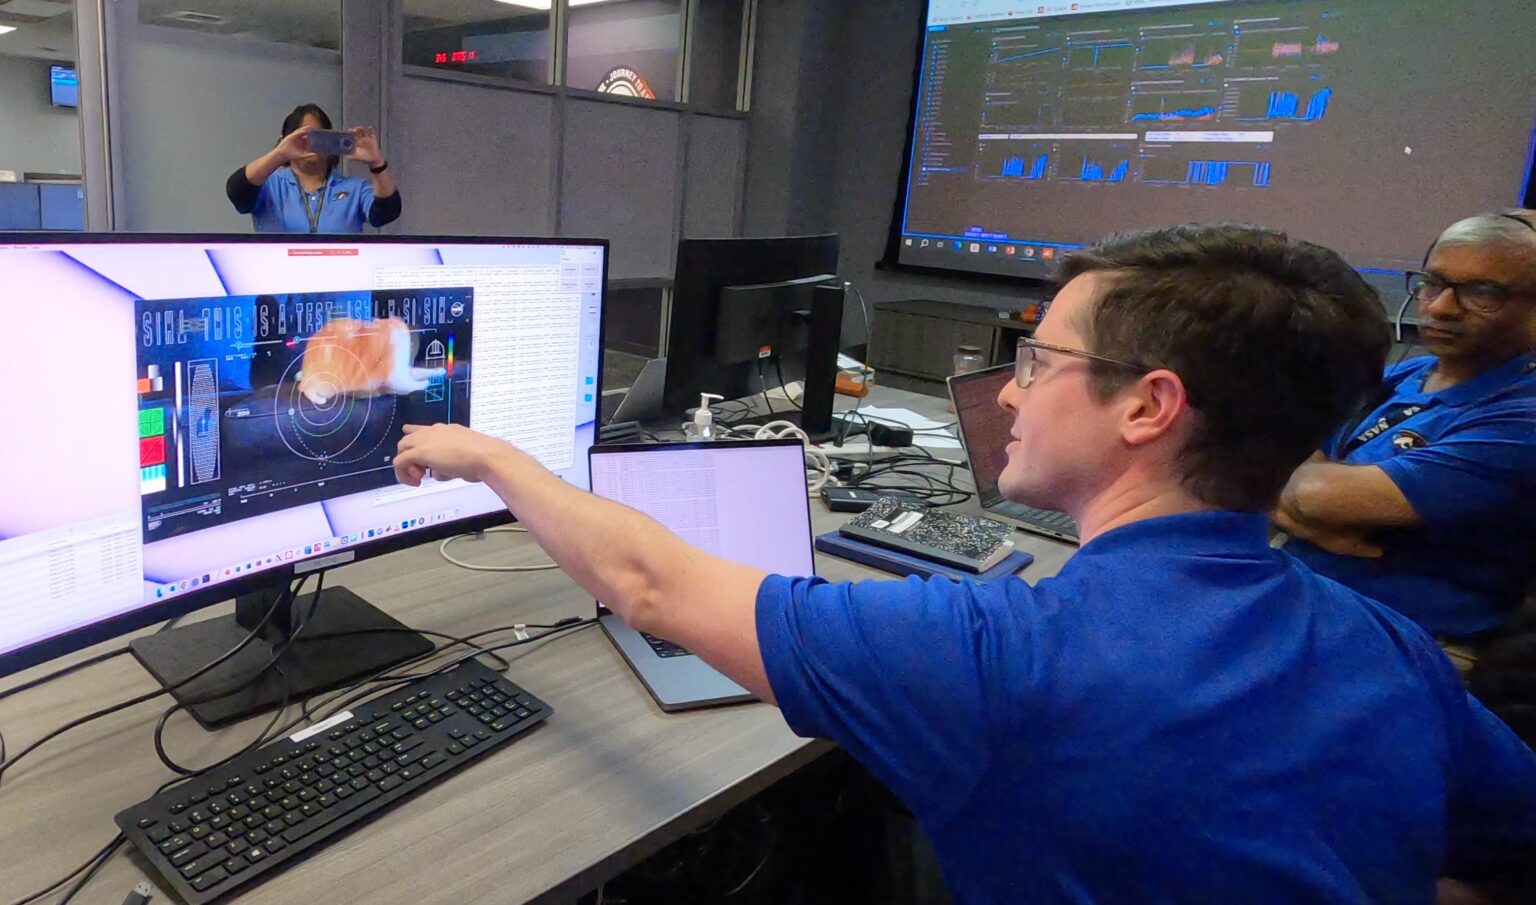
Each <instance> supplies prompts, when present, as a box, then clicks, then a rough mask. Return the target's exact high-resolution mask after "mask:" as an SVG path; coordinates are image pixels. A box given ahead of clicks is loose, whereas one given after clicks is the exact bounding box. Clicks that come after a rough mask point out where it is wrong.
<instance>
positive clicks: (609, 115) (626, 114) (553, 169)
mask: <svg viewBox="0 0 1536 905" xmlns="http://www.w3.org/2000/svg"><path fill="white" fill-rule="evenodd" d="M392 109H393V111H394V113H393V116H392V119H391V126H390V128H391V134H392V136H393V138H392V140H393V142H394V146H395V151H394V152H392V156H394V157H395V158H396V160H397V161H398V167H399V170H400V173H401V176H400V178H401V182H402V192H403V193H404V195H405V198H406V205H405V213H404V215H403V216H402V217H401V221H400V223H399V224H398V225H397V226H396V227H393V228H394V229H398V230H399V231H401V232H412V233H448V234H463V233H483V234H489V235H498V234H500V235H565V236H598V237H604V238H608V239H611V240H612V242H613V258H612V262H611V266H610V274H611V276H612V277H613V278H614V279H654V278H670V277H671V275H672V270H673V259H674V257H675V256H676V249H677V240H678V239H680V238H683V237H695V236H735V235H740V223H741V199H742V185H743V177H744V169H745V165H746V142H747V121H746V118H745V117H744V116H740V115H736V114H729V113H723V114H715V113H702V112H698V111H693V110H689V109H687V108H684V107H682V106H680V105H676V104H654V103H647V102H643V101H627V100H618V99H613V98H606V97H601V96H598V95H594V94H592V93H590V92H580V91H565V90H560V89H548V88H542V87H537V88H529V87H519V86H515V85H512V84H510V83H508V84H495V83H492V82H491V81H490V80H486V79H478V80H477V79H469V78H464V77H460V78H446V77H444V76H443V75H442V74H438V73H431V72H429V71H424V70H417V69H414V68H407V70H406V71H405V73H404V75H403V77H402V78H401V80H400V87H399V90H398V91H397V92H396V93H395V95H394V102H393V104H392ZM396 165H397V164H395V163H393V162H392V163H391V166H396Z"/></svg>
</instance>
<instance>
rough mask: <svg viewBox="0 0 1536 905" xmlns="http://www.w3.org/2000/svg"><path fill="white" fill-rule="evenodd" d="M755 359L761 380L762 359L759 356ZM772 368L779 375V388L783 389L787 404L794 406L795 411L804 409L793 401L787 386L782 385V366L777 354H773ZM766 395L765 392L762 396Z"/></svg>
mask: <svg viewBox="0 0 1536 905" xmlns="http://www.w3.org/2000/svg"><path fill="white" fill-rule="evenodd" d="M757 361H758V371H757V373H758V380H762V373H763V371H762V361H763V360H762V359H761V358H759V359H758V360H757ZM773 370H774V372H775V373H777V374H778V376H779V389H780V390H781V391H783V393H784V398H785V399H788V400H789V404H790V405H792V406H794V407H795V411H797V412H803V411H805V406H803V405H801V404H800V403H798V402H796V401H795V397H793V396H791V395H789V387H787V386H785V385H784V368H783V366H782V365H781V364H780V362H779V356H777V355H775V356H773ZM767 396H768V394H767V393H764V394H763V397H764V398H767Z"/></svg>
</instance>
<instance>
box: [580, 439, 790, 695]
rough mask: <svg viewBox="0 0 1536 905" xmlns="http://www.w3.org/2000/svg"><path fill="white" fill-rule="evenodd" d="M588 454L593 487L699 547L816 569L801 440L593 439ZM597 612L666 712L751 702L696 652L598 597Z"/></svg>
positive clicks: (781, 567) (771, 564) (755, 562)
mask: <svg viewBox="0 0 1536 905" xmlns="http://www.w3.org/2000/svg"><path fill="white" fill-rule="evenodd" d="M588 457H589V464H590V466H591V475H592V492H593V493H595V494H597V495H598V496H600V497H605V498H607V499H610V500H614V501H615V502H619V503H623V504H624V505H626V506H629V507H630V508H632V509H638V510H640V511H641V512H644V513H645V514H646V515H649V516H650V517H651V518H654V519H655V520H656V521H658V522H661V523H662V524H663V525H665V526H666V527H667V528H668V529H670V530H671V531H672V533H674V534H676V535H677V536H678V537H681V538H682V539H683V540H685V541H687V542H689V543H690V544H693V545H694V546H695V547H699V548H700V549H703V550H706V551H708V552H710V553H713V554H715V555H717V556H721V557H724V558H725V559H729V560H732V561H734V562H739V563H746V564H747V565H752V566H757V567H758V568H760V569H766V570H768V571H769V572H774V573H777V574H780V575H813V574H815V569H816V559H815V551H814V550H813V549H812V546H811V507H810V498H809V496H808V495H807V494H806V492H805V455H804V452H803V451H802V447H801V445H800V441H799V440H793V439H790V440H753V441H746V442H718V443H677V444H633V445H616V446H594V447H592V449H591V452H590V453H589V454H588ZM597 616H598V622H599V623H600V624H601V625H602V627H603V631H604V632H606V633H607V635H608V637H609V639H611V640H612V641H613V643H614V646H616V647H617V648H618V649H619V653H621V654H623V655H624V659H625V660H626V661H628V662H629V666H630V668H631V669H633V670H634V671H635V674H636V675H638V676H639V677H640V681H641V682H643V683H644V684H645V687H646V690H648V691H649V692H650V693H651V696H652V697H654V698H655V699H656V703H657V704H659V705H660V706H661V709H662V710H665V711H668V712H671V711H676V710H687V709H690V708H693V707H706V706H709V705H713V704H729V703H733V702H736V701H750V700H752V695H751V694H750V693H748V692H747V690H746V689H745V688H742V687H741V686H740V685H737V684H736V683H735V682H733V681H731V680H730V679H727V678H726V677H725V676H723V675H721V674H720V673H718V672H716V671H715V669H714V668H713V667H711V666H710V665H709V664H707V663H705V662H704V661H703V660H700V659H699V658H698V656H696V655H695V654H693V653H691V652H689V651H687V650H685V649H683V648H681V647H678V646H677V645H675V644H672V643H671V642H669V641H666V640H664V639H661V638H657V637H655V636H653V635H650V634H647V633H644V632H638V631H635V630H634V629H632V628H630V627H629V626H628V625H626V624H625V623H624V620H622V619H620V618H619V617H618V616H617V615H616V614H614V613H613V612H612V611H610V610H609V609H608V608H607V607H605V606H603V604H602V602H601V601H599V602H598V604H597Z"/></svg>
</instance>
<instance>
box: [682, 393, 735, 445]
mask: <svg viewBox="0 0 1536 905" xmlns="http://www.w3.org/2000/svg"><path fill="white" fill-rule="evenodd" d="M711 399H714V400H719V401H723V400H724V399H725V397H724V396H717V395H715V394H714V393H700V394H699V407H698V409H697V410H695V411H694V413H693V420H692V421H685V422H683V433H684V434H685V435H686V436H687V437H688V440H689V441H690V442H694V443H697V442H701V441H704V440H713V439H715V438H716V436H717V434H716V433H715V413H714V412H712V411H710V410H709V400H711Z"/></svg>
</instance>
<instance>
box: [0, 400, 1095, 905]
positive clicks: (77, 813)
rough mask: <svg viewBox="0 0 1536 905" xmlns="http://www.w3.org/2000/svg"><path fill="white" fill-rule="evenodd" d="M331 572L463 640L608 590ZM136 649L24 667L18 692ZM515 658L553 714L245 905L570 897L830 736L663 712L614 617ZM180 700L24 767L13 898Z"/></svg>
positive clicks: (79, 704)
mask: <svg viewBox="0 0 1536 905" xmlns="http://www.w3.org/2000/svg"><path fill="white" fill-rule="evenodd" d="M871 401H872V402H874V403H876V404H880V405H890V406H903V407H906V408H911V409H914V410H917V411H918V412H919V413H921V414H927V415H931V416H934V417H942V416H943V414H944V412H943V403H942V401H941V400H937V399H933V398H931V397H923V396H915V395H912V394H907V393H901V392H899V391H894V390H889V389H884V390H879V391H877V393H876V394H872V400H871ZM940 455H945V456H956V457H958V455H959V453H958V451H954V450H946V451H942V452H940ZM811 509H812V514H813V522H814V525H815V528H816V530H817V531H818V532H820V531H826V530H830V529H831V528H833V527H835V526H836V525H837V524H839V523H840V522H841V521H842V520H843V518H844V517H843V516H841V515H836V514H833V513H829V512H827V511H826V509H825V508H824V507H823V506H822V505H821V504H820V502H813V503H812V507H811ZM1016 539H1017V540H1018V543H1019V546H1020V548H1021V549H1024V550H1027V551H1029V552H1031V553H1034V554H1035V556H1036V561H1035V563H1034V564H1033V565H1031V566H1030V567H1029V568H1028V569H1027V570H1025V572H1024V573H1023V576H1024V577H1025V578H1026V579H1029V580H1036V579H1038V578H1041V577H1044V576H1047V575H1051V574H1054V573H1055V572H1056V571H1057V570H1058V569H1059V568H1060V567H1061V564H1062V563H1063V562H1065V561H1066V559H1067V558H1068V557H1069V556H1070V555H1071V553H1072V551H1073V549H1074V548H1072V547H1070V546H1067V545H1064V544H1059V543H1056V542H1053V541H1050V540H1046V539H1044V538H1036V537H1034V536H1031V535H1025V534H1022V533H1020V534H1017V535H1016ZM454 554H455V556H457V557H459V558H461V559H465V560H469V561H473V562H483V563H487V564H500V565H527V564H532V563H537V562H540V561H542V560H543V554H542V553H541V552H540V551H539V550H538V549H537V548H536V547H535V546H534V545H533V544H532V543H531V542H530V541H529V539H528V538H527V536H526V535H519V534H491V535H487V536H486V537H485V538H484V539H480V540H464V541H460V542H458V543H457V544H455V547H454ZM816 568H817V571H818V573H819V574H821V575H822V576H824V577H827V578H829V579H832V580H844V579H852V580H857V579H861V578H871V577H886V576H884V574H883V573H878V572H873V571H871V570H868V569H865V568H863V567H860V566H856V565H854V564H852V563H848V562H845V561H843V560H839V559H835V558H831V557H827V556H824V555H818V556H817V557H816ZM328 580H329V583H331V584H335V585H345V586H346V587H348V588H350V589H351V590H353V591H355V592H357V593H358V594H360V595H362V596H363V597H364V598H365V599H368V600H369V601H371V602H373V603H375V604H377V605H379V606H380V607H381V608H383V609H385V610H387V611H388V612H390V613H391V614H393V615H394V616H396V617H397V618H399V619H400V620H401V621H403V622H405V623H406V624H407V625H412V626H418V627H421V628H429V629H433V630H436V631H442V632H448V633H451V634H455V635H465V634H468V633H471V632H475V631H481V630H484V629H487V628H492V627H495V626H501V625H511V624H513V623H518V622H529V623H550V622H554V621H555V620H557V619H560V618H563V617H566V616H583V617H585V616H590V615H591V614H592V610H593V604H592V600H591V598H590V597H589V596H587V595H586V594H585V593H583V592H582V591H581V590H580V589H579V588H577V587H576V585H575V584H574V583H572V582H571V581H570V579H568V578H567V577H566V576H565V575H564V573H562V572H559V571H546V572H532V573H484V572H469V571H465V570H461V569H457V568H454V567H452V566H450V565H448V564H447V563H445V562H443V561H442V560H441V559H440V558H439V557H438V555H437V549H436V545H428V546H425V547H418V548H416V549H413V550H408V551H405V552H401V553H396V554H392V555H390V556H385V557H381V558H378V559H374V560H369V561H367V562H363V563H359V564H356V565H351V566H347V567H344V568H342V569H338V570H336V571H334V572H332V573H329V578H328ZM229 609H230V607H229V606H228V605H225V606H222V607H215V608H212V609H210V610H207V611H205V612H204V613H200V614H198V615H197V616H195V617H193V618H194V619H195V618H206V617H207V616H213V615H222V614H223V613H227V612H228V611H229ZM121 643H123V640H122V639H119V640H117V641H115V642H109V643H107V644H103V645H101V646H99V647H96V648H92V649H89V650H86V651H82V652H81V653H80V654H78V655H75V656H73V657H70V658H65V659H61V660H57V661H54V662H52V663H49V664H45V665H44V666H42V667H39V668H36V669H32V670H28V671H26V672H24V673H20V674H18V675H16V676H12V677H8V678H6V679H5V680H0V688H5V687H9V686H12V685H15V684H19V683H20V682H23V681H26V680H27V679H29V678H32V677H35V676H38V675H42V674H44V673H46V672H48V671H51V670H53V669H57V668H59V667H60V666H64V665H67V664H68V663H70V662H72V661H74V660H79V659H84V658H86V657H88V656H91V655H92V654H95V653H100V652H102V651H105V650H108V649H110V648H111V647H113V646H116V645H118V644H121ZM505 655H506V656H507V659H508V660H509V661H510V662H511V664H512V669H511V671H510V672H509V673H508V676H509V677H510V678H511V679H512V680H513V681H515V682H518V683H519V684H522V685H524V686H526V687H527V688H528V690H530V691H532V692H533V693H534V694H536V695H538V696H539V697H541V698H543V699H544V700H545V701H547V702H549V704H550V705H551V706H553V707H554V709H555V715H554V717H552V718H551V719H550V720H549V721H548V723H546V724H545V725H544V726H542V727H540V728H538V729H537V730H535V731H534V732H532V733H530V734H528V735H527V736H525V737H523V738H521V739H519V740H518V741H515V742H513V743H511V744H509V745H507V746H506V747H505V748H503V749H501V750H500V751H498V752H496V753H495V754H493V755H492V756H490V757H487V758H485V759H484V760H482V761H479V762H477V763H475V764H473V765H471V766H469V767H466V768H464V769H462V770H460V771H459V772H457V773H454V774H452V775H450V776H449V777H448V778H447V779H446V780H444V781H442V782H440V783H438V784H437V785H436V786H434V787H432V788H430V789H428V790H426V791H425V792H423V793H422V794H420V795H418V796H416V797H414V798H412V799H410V800H409V801H407V802H405V803H404V804H402V805H400V806H399V807H397V808H395V809H394V810H392V811H389V812H388V813H386V814H384V815H381V816H379V817H378V818H376V819H375V820H374V821H373V822H371V823H370V824H369V825H367V826H365V827H362V828H360V829H359V830H357V831H355V832H353V833H350V834H348V835H346V836H343V837H341V838H340V839H337V840H334V841H332V842H331V844H330V845H328V846H326V847H324V848H323V849H321V850H319V851H318V852H316V853H315V855H314V856H313V857H311V858H309V859H308V860H306V861H304V862H303V863H302V864H299V865H296V866H294V867H291V868H290V869H288V870H286V871H284V872H282V873H280V874H278V875H276V876H273V877H271V878H270V879H268V880H266V881H265V882H263V883H261V884H260V885H258V886H256V887H255V888H253V889H252V890H251V891H250V892H248V893H245V894H244V895H242V896H238V897H236V899H235V901H239V902H242V903H247V902H249V903H293V902H306V901H332V902H362V901H367V902H370V903H395V902H399V903H423V902H450V901H451V902H457V903H465V902H486V903H492V902H494V903H498V905H500V903H509V902H522V901H525V900H540V901H569V900H572V899H574V898H576V897H577V896H578V895H580V894H582V893H584V892H587V891H589V890H591V889H593V888H595V887H596V886H597V885H598V884H599V883H601V882H603V881H604V880H606V879H609V878H611V877H613V876H615V875H617V874H618V873H620V872H621V871H623V870H624V869H625V868H626V867H628V866H629V865H631V864H634V863H636V862H638V861H639V860H642V859H643V858H645V857H646V856H648V855H650V854H651V853H653V852H655V851H657V850H659V849H660V848H662V847H663V846H665V845H666V844H667V843H669V842H671V841H673V840H675V839H677V838H678V837H680V836H681V835H682V834H683V833H685V832H688V831H689V830H692V829H694V828H696V827H698V826H701V825H703V824H704V823H705V822H707V821H708V820H711V819H713V818H714V817H716V816H718V815H719V814H720V813H723V812H724V811H725V810H727V809H729V808H730V807H732V806H734V805H736V804H738V803H740V802H741V801H744V800H745V799H747V798H749V797H751V796H752V795H753V794H756V793H757V792H758V791H760V790H761V789H763V788H765V787H767V786H768V785H770V784H772V783H773V782H775V781H777V780H778V779H780V778H782V777H783V776H785V775H787V774H788V773H790V772H792V771H793V770H795V769H797V768H798V767H800V766H801V765H803V764H805V763H807V762H809V761H810V760H812V759H814V758H816V757H817V756H819V755H820V754H822V753H823V752H825V751H826V750H828V746H827V744H826V743H824V742H813V741H807V740H804V739H799V738H796V737H795V736H794V735H792V734H791V733H790V731H789V730H788V728H786V727H785V725H784V722H783V720H782V719H780V717H779V715H778V712H777V711H776V710H774V709H773V708H771V707H768V706H766V705H763V704H748V705H743V706H737V707H727V708H719V709H714V710H704V711H695V712H693V713H683V714H666V713H662V712H661V711H660V710H659V709H658V708H657V707H656V705H655V703H654V702H653V701H652V700H651V698H650V696H649V695H648V694H647V693H646V692H645V689H644V688H643V687H642V686H641V685H640V683H639V681H638V680H636V679H635V677H634V675H633V674H632V673H631V672H630V671H629V669H628V667H627V666H626V665H625V664H624V662H623V660H622V659H621V658H620V656H619V654H618V652H617V651H616V650H615V649H614V648H613V646H612V645H611V644H609V643H608V641H607V639H606V638H605V637H603V635H602V633H601V630H600V629H597V628H585V629H579V630H577V631H575V632H572V633H570V634H569V635H568V636H556V637H555V638H552V639H550V640H547V641H544V642H541V643H539V644H535V645H530V646H528V647H526V648H514V649H513V650H512V651H510V652H507V653H506V654H505ZM153 689H154V683H153V680H151V679H150V677H149V675H148V674H147V673H145V672H144V670H143V669H141V668H140V667H139V666H138V664H137V662H136V661H134V660H133V658H132V657H121V658H118V659H116V660H112V661H109V662H107V663H104V664H101V665H99V666H94V667H91V668H89V669H87V670H85V671H82V672H80V673H77V674H75V675H72V676H68V677H65V678H62V679H60V680H58V681H56V682H53V683H51V684H49V685H46V686H43V687H40V688H37V689H33V690H31V691H27V692H23V693H21V694H18V695H16V696H15V697H13V698H9V699H6V700H4V701H0V731H3V732H4V733H5V740H6V744H7V748H8V749H9V750H10V751H11V752H15V751H19V750H21V748H22V747H24V746H26V745H27V744H29V743H30V742H31V741H32V740H33V739H35V738H37V737H39V736H40V735H42V734H43V733H44V732H46V731H48V730H50V729H52V728H54V727H56V726H58V725H61V724H62V723H64V722H66V721H67V720H69V719H73V718H75V717H78V716H81V715H84V714H86V713H89V712H91V711H93V710H96V709H98V708H100V707H103V706H106V705H107V704H109V703H112V702H114V701H119V700H124V699H126V698H128V697H130V696H133V695H136V694H140V693H143V692H146V691H151V690H153ZM167 704H168V701H167V700H166V699H164V698H162V699H159V700H157V701H153V702H149V703H145V704H141V705H139V706H138V707H134V708H131V709H129V710H125V711H122V712H120V713H117V714H113V715H112V716H109V717H106V718H103V719H100V720H97V721H95V722H93V723H90V724H88V725H86V726H83V727H81V728H79V729H76V730H74V731H73V732H71V733H69V734H67V735H65V736H63V737H61V738H60V739H58V740H57V741H54V742H51V743H49V744H48V745H47V746H45V747H43V748H41V749H39V750H38V751H37V753H35V754H33V755H30V756H28V758H27V760H26V761H25V762H23V763H22V764H21V765H19V766H18V767H16V768H15V769H14V770H13V771H12V772H11V773H9V774H8V775H7V776H6V777H5V780H4V784H3V785H0V825H3V826H4V831H3V835H4V844H3V845H0V901H3V902H9V901H12V900H14V899H16V898H19V897H20V896H22V895H26V894H29V893H31V892H33V891H35V890H36V889H38V888H40V887H42V886H44V885H47V884H48V883H51V882H53V881H54V880H56V879H58V878H59V877H62V876H63V875H64V874H66V873H68V872H69V871H70V870H73V869H74V868H75V867H77V866H78V865H79V864H80V863H81V862H83V861H84V860H85V859H86V858H87V857H89V856H90V854H91V853H92V852H94V851H96V850H98V849H99V848H100V847H101V846H103V845H104V844H105V843H106V842H107V841H108V840H109V839H110V838H111V837H112V835H113V834H114V833H115V831H116V828H115V827H114V826H113V824H112V815H113V814H115V813H116V812H117V811H119V810H121V809H122V808H124V807H127V806H128V805H131V804H133V803H135V802H137V801H140V800H142V799H144V798H145V797H147V796H148V795H149V794H151V793H152V792H153V791H154V790H155V788H157V787H158V786H159V785H160V784H161V783H162V782H164V781H165V780H166V779H168V778H169V773H168V772H167V771H166V770H165V768H164V767H162V766H161V765H160V763H159V761H158V760H157V759H156V758H155V755H154V750H153V747H152V742H151V734H152V731H153V728H154V724H155V720H156V719H157V718H158V716H159V714H160V712H161V711H162V710H163V709H164V708H165V707H166V706H167ZM267 719H268V717H265V716H263V717H258V718H256V719H254V720H251V721H248V722H245V723H242V724H239V725H237V726H234V727H232V728H229V729H226V730H224V731H222V732H217V733H206V732H204V731H202V730H201V729H199V728H198V727H197V726H196V724H195V723H193V722H192V721H191V720H190V719H189V718H186V717H185V715H179V716H178V717H177V718H176V719H175V720H173V721H172V724H171V728H170V729H169V730H168V731H167V734H166V737H167V747H168V749H169V751H170V752H171V755H172V756H173V757H175V758H176V759H177V760H178V761H180V762H182V763H187V764H201V763H209V762H212V761H213V760H216V759H217V758H218V757H220V756H222V755H223V754H226V753H228V752H231V751H234V750H237V749H238V748H240V747H242V746H244V744H245V743H246V742H247V741H248V740H249V739H250V738H251V737H252V735H253V734H254V733H256V732H258V731H260V729H261V728H262V727H263V726H264V725H265V724H266V720H267ZM146 879H148V880H149V881H150V882H151V883H152V884H153V883H155V882H156V879H157V878H156V877H153V876H151V875H148V874H146V865H145V863H144V862H143V861H141V860H140V859H139V858H138V856H137V854H135V853H131V852H127V851H126V850H125V851H124V852H119V854H118V855H117V856H115V857H114V858H113V859H112V860H111V861H110V862H108V864H107V865H106V866H105V867H104V868H103V869H102V870H101V872H100V873H99V874H98V875H97V876H96V878H95V879H94V880H93V881H92V882H91V883H90V885H88V886H87V887H86V888H85V889H84V891H82V892H81V893H80V895H79V896H77V897H76V898H75V900H74V901H75V902H78V903H107V905H117V903H119V902H121V901H122V900H123V897H124V896H125V895H126V894H127V893H128V891H129V890H130V889H131V888H132V887H133V886H134V884H136V883H139V882H141V881H144V880H146ZM161 896H162V897H164V893H161ZM56 897H57V896H56V895H55V897H54V898H56ZM45 901H53V899H52V898H51V899H47V900H45ZM165 901H169V899H168V898H165Z"/></svg>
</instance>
